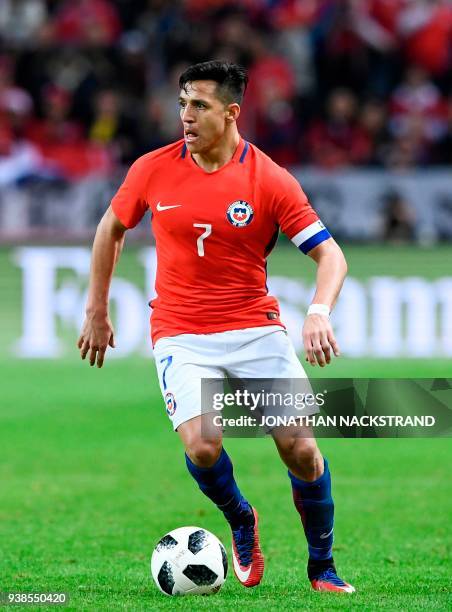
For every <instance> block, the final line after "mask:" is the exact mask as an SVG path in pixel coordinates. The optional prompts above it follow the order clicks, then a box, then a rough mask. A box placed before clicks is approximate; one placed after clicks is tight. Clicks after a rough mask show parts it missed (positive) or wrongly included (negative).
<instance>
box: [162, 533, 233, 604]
mask: <svg viewBox="0 0 452 612" xmlns="http://www.w3.org/2000/svg"><path fill="white" fill-rule="evenodd" d="M227 571H228V558H227V556H226V551H225V549H224V546H223V544H222V543H221V542H220V540H219V539H218V538H217V537H216V536H214V535H213V533H210V531H207V530H206V529H201V527H179V529H173V531H170V532H169V533H167V534H166V535H165V536H163V538H162V539H161V540H160V541H159V542H158V543H157V545H156V547H155V548H154V552H153V553H152V558H151V573H152V577H153V578H154V581H155V584H156V585H157V586H158V588H159V589H160V590H161V591H162V593H165V595H211V594H213V593H217V592H218V591H219V590H220V588H221V585H222V584H223V582H224V581H225V580H226V574H227Z"/></svg>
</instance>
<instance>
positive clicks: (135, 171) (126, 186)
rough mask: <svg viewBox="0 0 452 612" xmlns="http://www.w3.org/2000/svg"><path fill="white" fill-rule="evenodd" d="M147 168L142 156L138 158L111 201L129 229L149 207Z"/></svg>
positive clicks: (114, 209)
mask: <svg viewBox="0 0 452 612" xmlns="http://www.w3.org/2000/svg"><path fill="white" fill-rule="evenodd" d="M145 169H146V165H145V164H144V163H143V160H142V158H139V159H137V161H136V162H134V163H133V164H132V165H131V166H130V169H129V171H128V173H127V176H126V178H125V179H124V182H123V183H122V185H121V187H120V188H119V189H118V191H117V192H116V194H115V196H114V197H113V199H112V201H111V206H112V208H113V212H114V213H115V215H116V216H117V217H118V219H119V220H120V221H121V223H122V224H123V225H124V226H125V227H127V228H129V229H130V228H132V227H135V225H137V223H139V222H140V221H141V219H142V217H143V216H144V214H145V212H146V211H147V209H148V204H147V202H146V186H147V183H148V178H149V177H148V176H146V172H145Z"/></svg>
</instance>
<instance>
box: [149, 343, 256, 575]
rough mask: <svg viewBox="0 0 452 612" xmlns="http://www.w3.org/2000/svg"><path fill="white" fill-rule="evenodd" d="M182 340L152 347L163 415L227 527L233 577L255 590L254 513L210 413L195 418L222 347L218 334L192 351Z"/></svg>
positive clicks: (217, 371)
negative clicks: (231, 541) (242, 492)
mask: <svg viewBox="0 0 452 612" xmlns="http://www.w3.org/2000/svg"><path fill="white" fill-rule="evenodd" d="M184 336H185V337H184ZM184 336H180V337H177V336H176V337H174V338H167V339H163V340H159V341H158V342H157V344H156V346H155V348H154V356H155V359H156V365H157V371H158V374H159V382H160V387H161V391H162V394H163V396H164V399H165V403H166V409H167V413H168V416H169V417H170V419H171V421H172V424H173V428H174V429H175V430H176V431H177V433H178V434H179V436H180V438H181V440H182V443H183V444H184V447H185V460H186V465H187V468H188V471H189V472H190V474H191V475H192V477H193V478H194V479H195V480H196V482H197V484H198V486H199V488H200V489H201V491H202V492H203V493H204V494H205V495H206V496H207V497H208V498H209V499H210V500H211V501H212V502H213V503H214V504H216V506H217V507H218V508H219V509H220V510H221V511H222V512H223V514H224V516H225V518H226V520H227V521H228V523H229V525H230V527H231V530H232V537H233V559H234V571H235V574H236V576H237V578H238V579H239V581H240V582H241V583H242V584H243V585H244V586H247V587H251V586H256V585H257V584H259V582H260V581H261V579H262V575H263V570H264V560H263V556H262V553H261V550H260V546H259V533H258V524H257V521H258V517H257V513H256V511H255V510H254V509H253V508H252V507H251V506H250V504H249V503H248V501H247V500H246V499H245V498H244V497H243V495H242V494H241V492H240V490H239V488H238V486H237V483H236V481H235V478H234V473H233V468H232V463H231V460H230V458H229V456H228V454H227V453H226V451H225V450H224V448H223V445H222V431H221V428H220V427H215V426H214V424H213V420H212V418H211V416H212V413H210V415H209V414H208V413H206V414H201V401H202V398H201V379H207V378H216V379H219V378H222V371H221V370H220V369H219V367H213V366H212V363H220V361H221V357H222V351H223V347H224V343H223V342H222V341H219V342H218V355H217V357H216V356H215V342H216V340H217V339H216V336H219V334H210V335H209V337H207V336H197V337H196V338H195V344H194V345H192V346H193V349H192V348H191V346H190V338H189V337H188V336H189V335H184ZM218 340H220V339H218ZM204 345H206V346H204ZM203 349H205V350H203ZM213 384H215V382H213ZM222 390H223V386H222V385H221V391H222ZM203 412H204V411H203Z"/></svg>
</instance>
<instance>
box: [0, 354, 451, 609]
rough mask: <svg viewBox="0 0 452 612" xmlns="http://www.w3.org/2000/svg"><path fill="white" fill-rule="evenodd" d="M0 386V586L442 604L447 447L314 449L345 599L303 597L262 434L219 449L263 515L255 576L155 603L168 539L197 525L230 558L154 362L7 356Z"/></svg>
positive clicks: (130, 598)
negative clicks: (260, 575) (100, 364)
mask: <svg viewBox="0 0 452 612" xmlns="http://www.w3.org/2000/svg"><path fill="white" fill-rule="evenodd" d="M337 363H339V361H338V362H337ZM342 367H344V366H342ZM370 369H371V367H370V366H369V371H370ZM425 375H428V373H427V372H425ZM1 377H2V383H1V406H2V407H1V411H0V432H1V433H0V449H1V450H0V453H1V461H0V482H1V486H0V568H1V572H0V576H1V578H0V590H2V591H8V590H15V591H21V590H23V591H34V592H36V591H54V592H60V591H67V592H68V593H69V594H70V597H71V602H70V605H69V609H73V610H112V609H125V610H166V609H183V610H187V611H188V610H190V611H192V610H204V609H206V610H211V609H218V610H233V609H234V610H237V609H252V610H261V609H265V610H298V609H314V610H336V609H344V610H349V609H360V610H396V609H399V610H410V611H411V610H417V609H431V610H441V609H450V607H449V608H448V606H450V591H448V590H447V587H448V584H449V585H450V550H448V546H449V545H450V539H449V538H450V515H451V514H450V512H451V507H450V505H451V503H450V500H451V487H450V460H451V451H450V441H449V440H446V439H435V440H427V439H422V440H421V439H418V440H407V439H400V440H397V439H395V440H378V439H377V440H322V442H321V447H322V450H323V452H324V454H325V455H326V456H327V457H328V458H329V461H330V465H331V469H332V473H333V493H334V498H335V502H336V530H335V533H336V540H335V557H336V560H337V565H338V568H339V570H340V574H341V575H342V576H343V577H344V578H345V579H346V580H349V581H350V582H351V583H352V584H354V585H355V586H356V588H357V593H356V594H355V595H353V596H350V597H348V596H343V595H333V594H331V595H330V594H320V593H315V592H313V591H311V590H310V587H309V584H308V582H307V579H306V571H305V565H306V545H305V541H304V536H303V534H302V530H301V524H300V520H299V517H298V515H297V514H296V511H295V509H294V507H293V504H292V501H291V496H290V487H289V483H288V478H287V476H286V472H285V469H284V467H283V465H282V464H281V463H280V461H279V458H278V457H277V453H276V451H275V449H274V447H273V443H272V441H271V440H269V439H257V440H246V439H245V440H228V441H226V448H227V449H228V451H229V453H230V454H231V456H232V458H233V460H234V464H235V469H236V475H237V479H238V482H239V485H240V487H241V488H242V490H243V492H244V493H245V494H246V495H247V496H248V497H249V499H250V500H251V501H252V503H254V504H255V505H256V507H257V508H258V510H259V512H260V516H261V539H262V545H263V549H264V553H265V556H266V562H267V565H266V574H265V578H264V581H263V583H262V585H261V586H260V587H258V588H256V589H248V590H247V589H244V588H243V587H241V586H240V585H239V583H238V582H237V581H236V579H235V578H234V576H233V575H232V571H230V573H229V576H228V579H227V581H226V584H225V585H224V587H223V589H222V590H221V591H220V593H218V594H217V595H216V596H213V597H198V598H167V597H165V596H163V595H161V594H160V593H159V592H158V590H157V588H156V587H155V586H154V584H153V582H152V580H151V578H150V571H149V560H150V555H151V552H152V548H153V546H154V544H155V542H156V541H157V540H158V539H159V538H160V537H161V536H162V535H163V534H164V533H165V532H167V531H168V530H170V529H173V528H175V527H178V526H182V525H190V524H194V525H200V526H202V527H205V528H207V529H209V530H211V531H213V532H214V533H215V534H216V535H217V536H218V537H220V539H221V540H222V541H223V542H224V543H225V545H226V547H227V549H228V550H230V536H229V531H228V528H227V525H226V523H225V522H224V520H223V519H222V517H221V516H220V514H219V512H218V511H217V510H216V508H214V507H213V506H212V505H211V504H210V502H209V501H208V500H206V499H205V498H204V497H203V496H202V494H201V493H200V492H199V491H198V489H197V488H196V486H195V484H194V482H193V481H192V480H191V478H190V477H189V475H188V474H187V473H186V469H185V465H184V461H183V452H182V448H181V446H180V443H179V441H178V438H177V435H176V434H173V433H172V431H171V430H170V427H169V423H168V421H167V417H166V414H165V411H164V407H163V402H162V400H161V398H160V396H159V392H158V386H157V381H156V377H155V373H154V366H153V364H152V362H151V361H149V360H145V359H140V358H134V359H128V360H124V361H116V362H115V361H107V363H106V365H105V367H104V369H103V370H100V371H99V370H97V369H90V368H89V366H88V365H87V364H86V363H81V362H79V361H78V360H77V358H76V355H75V354H74V357H73V359H72V358H71V359H66V360H62V361H57V362H35V363H33V362H23V363H20V364H19V363H18V362H17V361H11V362H8V361H3V362H2V364H1ZM229 561H230V570H231V559H230V555H229ZM20 609H25V608H20ZM46 609H47V608H46Z"/></svg>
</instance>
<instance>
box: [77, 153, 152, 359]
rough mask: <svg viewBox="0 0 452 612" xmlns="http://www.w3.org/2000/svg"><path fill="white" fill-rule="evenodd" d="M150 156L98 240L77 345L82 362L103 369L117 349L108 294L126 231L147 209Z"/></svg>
mask: <svg viewBox="0 0 452 612" xmlns="http://www.w3.org/2000/svg"><path fill="white" fill-rule="evenodd" d="M146 157H147V156H143V157H141V158H139V159H137V161H136V162H134V163H133V164H132V165H131V167H130V168H129V171H128V173H127V176H126V178H125V180H124V182H123V183H122V185H121V187H120V188H119V189H118V191H117V192H116V195H115V196H114V198H113V199H112V201H111V205H110V206H109V208H108V210H107V212H106V213H105V215H104V216H103V217H102V220H101V222H100V223H99V225H98V227H97V231H96V237H95V238H94V244H93V254H92V258H91V272H90V279H89V291H88V301H87V305H86V318H85V322H84V324H83V327H82V331H81V334H80V338H79V339H78V342H77V346H78V348H79V349H80V355H81V357H82V359H85V357H86V355H88V353H89V362H90V364H91V365H92V366H93V365H94V364H95V363H96V362H97V367H98V368H101V367H102V365H103V363H104V357H105V351H106V350H107V347H108V346H111V347H112V348H114V346H115V342H114V335H113V326H112V324H111V321H110V317H109V315H108V294H109V291H110V285H111V279H112V276H113V271H114V269H115V265H116V262H117V261H118V259H119V256H120V254H121V250H122V246H123V244H124V234H125V232H126V230H128V229H131V228H132V227H135V225H136V224H137V223H138V222H139V221H140V219H141V218H142V217H143V215H144V214H145V212H146V210H147V202H146V198H145V196H144V194H145V192H146V185H147V182H148V179H149V174H150V172H149V168H148V166H147V164H146Z"/></svg>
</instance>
